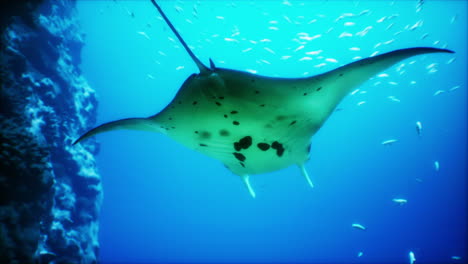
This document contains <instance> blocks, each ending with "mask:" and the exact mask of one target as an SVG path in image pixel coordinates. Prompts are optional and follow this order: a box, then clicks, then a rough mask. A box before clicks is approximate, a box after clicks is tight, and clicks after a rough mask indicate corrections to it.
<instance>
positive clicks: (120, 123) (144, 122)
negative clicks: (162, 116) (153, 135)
mask: <svg viewBox="0 0 468 264" xmlns="http://www.w3.org/2000/svg"><path fill="white" fill-rule="evenodd" d="M119 129H132V130H144V131H153V132H155V131H156V132H159V131H160V129H159V127H158V126H156V123H155V122H154V121H152V120H151V119H149V118H126V119H120V120H117V121H112V122H109V123H105V124H102V125H100V126H98V127H95V128H93V129H91V130H89V131H88V132H86V133H85V134H84V135H82V136H81V137H79V138H78V139H77V140H76V141H75V142H73V145H76V144H77V143H78V142H80V141H82V140H84V139H87V138H90V137H92V136H95V135H97V134H100V133H103V132H107V131H112V130H119Z"/></svg>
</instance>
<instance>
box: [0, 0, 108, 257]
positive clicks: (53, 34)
mask: <svg viewBox="0 0 468 264" xmlns="http://www.w3.org/2000/svg"><path fill="white" fill-rule="evenodd" d="M40 2H42V1H38V0H35V1H32V0H31V1H7V2H6V3H2V4H1V8H0V10H1V12H0V13H1V16H0V17H1V19H0V33H1V36H0V37H1V39H0V85H1V89H0V263H96V262H97V255H98V249H99V244H98V241H97V233H98V215H99V209H100V205H101V199H102V188H101V181H100V177H99V174H98V172H97V170H96V167H95V161H94V158H93V157H94V154H96V152H97V151H98V149H97V147H98V146H97V144H96V142H95V141H93V140H89V141H87V142H84V143H83V144H80V145H78V146H72V145H71V143H72V139H75V138H77V136H78V135H79V133H81V132H83V130H85V129H86V128H88V127H90V126H92V125H93V124H94V122H95V116H96V113H95V112H96V109H95V106H96V105H97V101H96V97H95V92H94V90H93V89H92V88H91V87H90V86H89V85H88V84H87V82H86V80H85V79H84V78H83V76H81V73H80V69H79V67H78V66H77V65H78V64H79V63H80V53H81V47H82V46H83V34H82V33H81V32H80V28H79V23H78V22H77V21H76V14H75V12H76V11H75V6H74V5H75V3H74V2H73V1H65V0H61V1H43V2H44V3H42V4H41V3H40Z"/></svg>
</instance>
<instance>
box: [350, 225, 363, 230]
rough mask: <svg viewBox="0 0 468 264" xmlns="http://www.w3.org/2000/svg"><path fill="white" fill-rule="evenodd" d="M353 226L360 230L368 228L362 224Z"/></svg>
mask: <svg viewBox="0 0 468 264" xmlns="http://www.w3.org/2000/svg"><path fill="white" fill-rule="evenodd" d="M351 226H352V227H354V228H356V229H359V230H366V228H365V227H364V226H363V225H361V224H352V225H351Z"/></svg>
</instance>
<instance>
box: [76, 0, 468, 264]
mask: <svg viewBox="0 0 468 264" xmlns="http://www.w3.org/2000/svg"><path fill="white" fill-rule="evenodd" d="M160 5H161V7H162V8H163V10H164V11H165V12H166V14H167V16H168V17H169V19H171V21H172V23H173V24H174V25H175V27H176V28H177V29H178V30H179V32H180V34H181V35H182V37H183V38H184V39H185V41H186V42H187V43H188V44H189V45H190V46H191V47H192V49H193V52H194V53H195V54H196V55H197V57H198V58H199V59H200V60H201V61H202V62H204V63H205V64H208V60H209V58H211V59H212V60H213V61H214V63H215V64H216V65H217V66H218V67H223V68H231V69H236V70H243V71H251V72H255V73H257V74H260V75H267V76H278V77H304V76H313V75H315V74H320V73H323V72H326V71H329V70H332V69H335V68H337V67H339V66H342V65H345V64H347V63H350V62H352V61H355V60H357V59H358V58H359V57H362V58H366V57H369V56H371V55H374V54H373V53H374V52H376V51H378V52H379V54H381V53H384V52H388V51H392V50H396V49H400V48H408V47H418V46H427V47H438V48H448V49H451V50H454V51H455V52H456V53H455V54H429V55H421V56H416V57H412V58H410V59H407V60H405V61H402V62H400V63H397V64H396V65H395V66H393V67H391V68H389V69H387V70H386V71H384V72H382V73H381V74H384V75H380V76H375V77H374V78H372V79H371V80H369V81H368V82H366V83H365V84H363V85H362V86H360V87H358V88H359V90H357V91H354V92H353V93H352V94H350V95H349V96H347V97H346V98H345V99H344V100H343V102H342V103H341V104H340V105H339V106H338V108H339V109H341V111H337V112H335V113H333V114H332V116H331V117H330V118H329V120H327V122H326V123H325V125H324V126H323V127H322V128H321V129H320V130H319V132H318V133H317V134H316V135H315V136H314V137H313V140H312V148H311V159H310V161H309V162H308V163H307V165H306V168H307V170H308V171H309V174H310V175H311V178H312V180H313V181H314V184H315V188H313V189H311V188H310V187H309V186H308V184H307V182H306V181H305V179H304V178H303V177H302V176H301V174H300V171H299V170H298V169H297V168H296V167H290V168H287V169H284V170H281V171H277V172H273V173H268V174H261V175H253V176H252V177H251V183H252V186H253V188H254V189H255V190H256V193H257V197H256V198H255V199H253V198H252V197H250V195H249V193H248V191H247V189H246V188H245V186H244V185H243V183H242V181H241V180H240V179H239V177H237V176H235V175H233V174H232V173H231V172H229V171H228V170H227V169H226V168H224V166H223V165H222V164H220V162H218V161H216V160H214V159H211V158H209V157H206V156H203V155H202V154H200V153H197V152H195V151H193V150H191V149H188V148H185V147H184V146H182V145H180V144H179V143H177V142H174V141H173V140H171V139H169V138H167V137H165V136H163V135H160V134H155V133H149V132H141V131H115V132H109V133H106V134H102V135H98V136H97V138H98V141H99V142H100V143H101V148H100V153H99V154H98V155H97V157H96V158H97V161H98V166H99V171H100V173H101V174H102V175H103V179H102V180H103V186H104V202H103V207H102V214H101V217H100V245H101V252H100V254H101V261H102V263H114V262H131V263H138V262H142V263H143V262H148V263H150V262H307V263H323V262H328V263H410V259H409V252H413V253H414V255H415V257H416V259H417V263H442V262H443V263H464V262H466V259H467V257H468V256H467V255H466V251H467V239H466V237H467V229H466V224H467V210H466V209H467V199H466V198H467V185H466V183H467V182H466V176H465V175H466V170H467V168H466V160H467V153H466V149H467V141H466V135H467V127H466V120H467V115H466V113H467V100H466V99H467V94H466V88H467V87H466V86H467V80H466V78H467V77H466V72H467V65H466V61H467V60H466V58H467V53H466V47H467V39H466V32H467V27H466V21H467V13H466V10H467V3H466V2H464V1H401V2H400V1H394V2H387V1H385V2H384V1H314V2H312V1H302V2H301V1H287V0H286V1H232V2H231V1H160ZM77 7H78V11H79V16H80V17H81V18H82V19H81V23H82V27H83V31H84V32H85V33H86V46H85V47H84V48H83V53H82V54H83V55H82V65H81V68H82V70H83V73H84V74H85V76H86V77H87V79H88V81H89V83H90V85H91V86H92V87H93V88H94V89H96V91H97V93H98V96H99V109H98V113H99V116H98V123H104V122H109V121H113V120H117V119H122V118H127V117H146V116H150V115H153V114H155V113H157V112H159V111H161V110H162V109H163V108H164V107H165V106H166V105H167V104H168V103H169V102H170V101H171V99H172V98H173V97H174V95H175V93H176V92H177V91H178V89H179V87H180V86H181V84H182V83H183V81H184V80H185V79H186V78H187V77H188V76H189V75H190V74H192V73H197V72H198V69H197V67H196V66H195V64H194V63H193V61H192V60H191V59H190V57H189V56H188V54H187V53H186V52H185V50H184V49H183V47H182V45H181V44H180V43H179V42H178V41H177V39H176V37H175V36H174V34H173V33H172V32H171V31H170V29H169V27H168V26H167V25H166V23H165V22H164V21H163V20H162V19H161V16H160V15H159V13H158V12H157V10H156V9H155V8H154V6H153V5H152V4H151V2H150V1H112V2H111V1H78V3H77ZM301 37H302V38H301ZM304 57H306V58H304ZM387 75H388V76H387ZM418 121H419V122H421V124H422V128H423V129H422V131H421V135H420V136H418V133H417V131H416V122H418ZM390 139H396V140H397V142H395V143H394V144H391V145H383V144H382V142H383V141H386V140H390ZM435 163H438V164H439V169H437V168H436V165H435ZM395 198H403V199H406V200H407V203H406V204H402V205H400V204H398V203H396V202H394V201H392V199H395ZM354 223H359V224H361V225H363V226H365V227H366V230H359V229H356V228H353V227H352V224H354ZM359 252H362V256H360V257H359V256H358V254H359ZM458 258H460V259H458Z"/></svg>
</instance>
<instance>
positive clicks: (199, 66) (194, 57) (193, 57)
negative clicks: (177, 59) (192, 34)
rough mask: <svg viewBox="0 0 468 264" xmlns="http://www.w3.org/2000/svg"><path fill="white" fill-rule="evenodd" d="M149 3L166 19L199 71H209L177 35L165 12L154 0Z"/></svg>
mask: <svg viewBox="0 0 468 264" xmlns="http://www.w3.org/2000/svg"><path fill="white" fill-rule="evenodd" d="M151 3H153V5H154V6H155V7H156V9H158V11H159V13H160V14H161V16H162V17H163V19H164V21H166V23H167V25H168V26H169V27H170V28H171V30H172V32H174V34H175V35H176V37H177V39H178V40H179V41H180V43H181V44H182V46H184V48H185V50H186V51H187V53H188V54H189V55H190V57H191V58H192V60H193V61H194V62H195V64H197V67H198V69H200V73H206V72H210V69H209V68H208V67H206V66H205V65H204V64H203V63H202V62H201V61H200V60H199V59H198V58H197V56H195V54H193V52H192V50H191V49H190V48H189V47H188V45H187V43H185V41H184V40H183V39H182V37H181V36H180V35H179V32H177V30H176V29H175V27H174V26H173V25H172V23H171V21H169V19H168V18H167V16H166V14H164V12H163V11H162V9H161V7H160V6H159V5H158V4H157V3H156V1H155V0H151Z"/></svg>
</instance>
